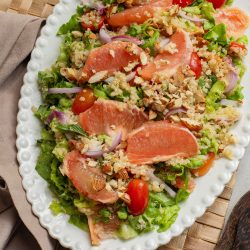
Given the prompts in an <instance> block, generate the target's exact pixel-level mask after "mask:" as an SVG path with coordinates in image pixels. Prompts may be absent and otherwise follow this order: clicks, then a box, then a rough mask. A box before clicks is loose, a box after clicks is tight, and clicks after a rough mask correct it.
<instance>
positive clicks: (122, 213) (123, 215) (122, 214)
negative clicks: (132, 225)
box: [117, 207, 128, 220]
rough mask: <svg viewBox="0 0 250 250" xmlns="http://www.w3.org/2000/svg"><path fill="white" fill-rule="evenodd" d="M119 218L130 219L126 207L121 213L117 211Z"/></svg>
mask: <svg viewBox="0 0 250 250" xmlns="http://www.w3.org/2000/svg"><path fill="white" fill-rule="evenodd" d="M117 216H118V218H119V219H120V220H126V219H127V218H128V212H127V210H126V208H125V207H122V208H121V209H120V210H119V211H117Z"/></svg>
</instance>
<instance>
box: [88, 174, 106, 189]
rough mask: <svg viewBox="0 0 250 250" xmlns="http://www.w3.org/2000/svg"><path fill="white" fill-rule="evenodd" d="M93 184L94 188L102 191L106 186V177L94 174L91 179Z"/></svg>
mask: <svg viewBox="0 0 250 250" xmlns="http://www.w3.org/2000/svg"><path fill="white" fill-rule="evenodd" d="M91 184H92V187H93V189H94V190H95V191H97V192H98V191H101V190H103V189H104V188H105V186H106V181H105V179H104V177H101V176H94V177H92V179H91Z"/></svg>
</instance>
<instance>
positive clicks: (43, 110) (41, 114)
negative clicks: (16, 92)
mask: <svg viewBox="0 0 250 250" xmlns="http://www.w3.org/2000/svg"><path fill="white" fill-rule="evenodd" d="M50 112H51V110H50V108H49V106H48V105H44V104H42V105H40V106H39V108H38V109H37V110H36V111H35V113H34V114H35V116H36V117H37V118H38V119H39V120H41V121H45V120H46V119H47V118H48V116H49V114H50Z"/></svg>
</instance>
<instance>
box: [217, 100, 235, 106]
mask: <svg viewBox="0 0 250 250" xmlns="http://www.w3.org/2000/svg"><path fill="white" fill-rule="evenodd" d="M220 104H221V105H223V106H231V107H238V104H239V103H238V102H237V101H234V100H228V99H222V100H221V102H220Z"/></svg>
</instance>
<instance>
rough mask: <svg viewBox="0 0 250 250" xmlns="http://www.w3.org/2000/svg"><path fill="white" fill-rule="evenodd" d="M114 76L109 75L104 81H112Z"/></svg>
mask: <svg viewBox="0 0 250 250" xmlns="http://www.w3.org/2000/svg"><path fill="white" fill-rule="evenodd" d="M114 79H115V78H114V76H110V77H109V78H107V79H105V80H104V82H106V83H112V82H113V81H114Z"/></svg>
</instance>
